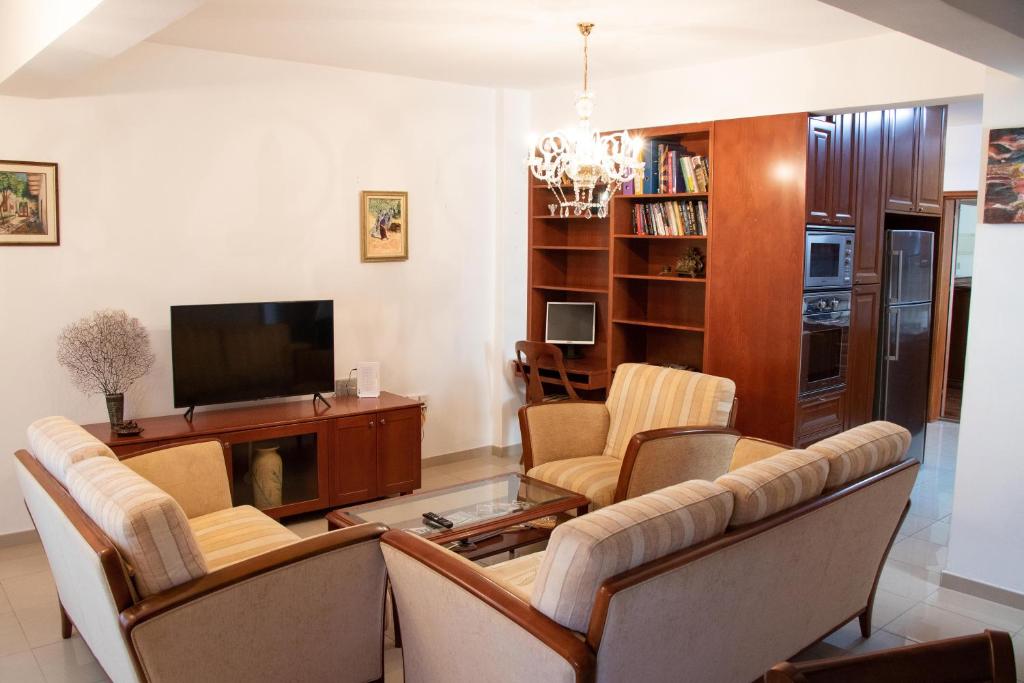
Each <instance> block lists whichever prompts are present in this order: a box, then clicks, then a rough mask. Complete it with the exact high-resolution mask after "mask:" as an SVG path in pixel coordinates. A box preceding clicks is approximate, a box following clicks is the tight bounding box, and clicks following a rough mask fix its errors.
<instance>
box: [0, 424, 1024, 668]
mask: <svg viewBox="0 0 1024 683" xmlns="http://www.w3.org/2000/svg"><path fill="white" fill-rule="evenodd" d="M956 439H957V425H955V424H952V423H937V424H934V425H931V426H930V427H929V432H928V448H927V454H926V457H925V465H924V467H923V468H922V469H921V473H920V476H919V477H918V480H917V484H916V485H915V487H914V492H913V495H912V501H913V504H912V506H911V510H912V512H911V513H910V514H909V515H908V516H907V519H906V522H905V523H904V525H903V527H902V529H900V533H899V536H898V538H897V542H896V544H895V545H894V546H893V549H892V554H891V555H890V558H889V560H888V562H887V563H886V567H885V569H884V570H883V572H882V577H881V579H880V581H879V590H878V595H877V596H876V598H875V612H874V618H873V623H872V628H873V629H874V633H873V634H872V636H871V637H870V638H868V639H864V638H861V636H860V629H859V626H858V625H857V622H856V620H854V621H853V622H850V623H849V624H847V625H845V626H844V627H843V628H841V629H839V630H838V631H836V632H835V633H833V634H832V635H830V636H828V637H827V638H825V639H824V640H822V641H820V642H819V643H816V644H815V645H812V646H811V647H810V648H808V649H807V650H805V651H804V652H803V653H801V655H800V656H801V658H815V657H827V656H836V655H841V654H843V653H846V652H867V651H871V650H878V649H883V648H888V647H897V646H900V645H904V644H907V643H912V642H920V641H926V640H935V639H937V638H948V637H951V636H958V635H965V634H969V633H978V632H980V631H982V630H984V629H986V628H991V629H998V630H1003V631H1009V632H1010V633H1011V634H1014V640H1013V642H1014V647H1015V650H1016V653H1017V677H1018V679H1019V680H1021V681H1024V611H1022V610H1017V609H1012V608H1010V607H1006V606H1004V605H999V604H996V603H993V602H989V601H987V600H980V599H978V598H974V597H971V596H969V595H965V594H963V593H957V592H955V591H950V590H947V589H944V588H939V585H938V584H939V572H940V571H941V570H942V568H943V567H944V566H945V562H946V544H947V543H948V540H949V516H950V512H951V511H952V502H953V477H954V474H955V471H956ZM516 469H518V466H517V465H516V464H515V463H514V462H512V461H511V460H509V459H507V458H497V457H481V458H475V459H473V460H466V461H461V462H454V463H448V464H443V465H435V466H428V467H426V468H424V470H423V487H424V488H428V489H430V488H437V487H439V486H446V485H449V484H454V483H458V482H464V481H471V480H473V479H479V478H481V477H485V476H490V475H492V474H497V473H500V472H507V471H511V470H516ZM289 526H290V527H291V528H292V529H293V530H294V531H295V532H296V533H298V534H300V535H303V536H308V535H311V534H314V533H319V532H322V531H325V530H326V523H325V522H324V521H323V519H322V518H320V517H319V516H318V517H315V518H311V519H307V520H302V521H296V522H294V523H292V524H290V525H289ZM392 642H393V641H392V639H391V638H390V634H389V637H388V639H387V644H386V646H387V648H388V649H387V650H386V651H385V658H384V660H385V677H386V679H387V680H388V681H401V680H402V657H401V651H400V650H396V649H395V648H394V646H393V644H392ZM105 680H107V678H106V676H105V675H104V674H103V672H102V670H100V668H99V665H98V664H97V663H96V660H95V659H93V657H92V655H91V654H90V653H89V650H88V648H87V647H86V646H85V643H84V642H83V641H82V640H81V638H80V637H79V636H78V635H77V634H76V635H75V636H74V637H73V638H72V639H71V640H67V641H62V640H61V638H60V620H59V618H58V614H57V607H56V592H55V590H54V588H53V582H52V580H51V579H50V573H49V569H48V568H47V564H46V558H45V556H44V555H43V551H42V548H41V546H40V545H39V544H38V543H31V544H26V545H20V546H14V547H9V548H0V683H7V682H8V681H9V682H11V683H14V682H15V681H17V682H19V683H21V682H25V683H36V682H37V681H45V682H57V681H60V682H67V683H93V682H95V681H105Z"/></svg>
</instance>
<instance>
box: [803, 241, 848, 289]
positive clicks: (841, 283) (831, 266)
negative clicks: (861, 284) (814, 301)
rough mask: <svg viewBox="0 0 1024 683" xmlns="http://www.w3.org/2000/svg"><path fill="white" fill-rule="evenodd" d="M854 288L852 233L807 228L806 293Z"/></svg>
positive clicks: (805, 245) (805, 248) (805, 244)
mask: <svg viewBox="0 0 1024 683" xmlns="http://www.w3.org/2000/svg"><path fill="white" fill-rule="evenodd" d="M852 286H853V233H852V232H841V231H838V230H830V229H828V228H818V227H816V226H813V225H812V226H808V228H807V237H806V239H805V241H804V290H811V289H842V288H845V287H852Z"/></svg>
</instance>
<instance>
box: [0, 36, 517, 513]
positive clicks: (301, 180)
mask: <svg viewBox="0 0 1024 683" xmlns="http://www.w3.org/2000/svg"><path fill="white" fill-rule="evenodd" d="M78 91H79V92H78V95H77V96H74V97H65V98H59V99H53V100H30V99H20V98H0V129H2V130H4V131H5V132H4V149H3V156H4V158H7V159H25V160H41V161H56V162H58V163H59V164H60V202H61V206H60V213H61V216H60V218H61V245H60V246H59V247H55V248H54V247H46V248H44V247H19V248H3V247H0V385H2V386H3V387H4V388H3V392H2V394H0V453H3V454H5V455H4V457H2V458H0V533H4V532H10V531H16V530H22V529H27V528H29V520H28V517H27V516H26V514H25V511H24V507H23V505H22V504H21V496H20V494H19V493H18V489H17V486H16V484H15V482H14V480H13V468H12V466H11V459H10V457H9V455H8V454H10V453H12V452H13V451H14V450H16V449H17V448H21V447H23V446H24V445H25V438H24V430H25V427H26V426H27V425H28V424H29V422H31V421H32V420H34V419H36V418H38V417H41V416H44V415H50V414H64V415H67V416H68V417H70V418H72V419H74V420H78V421H82V422H96V421H102V420H105V408H104V404H103V399H102V397H99V396H93V397H84V396H82V395H81V394H79V393H78V392H77V391H76V390H75V389H74V388H73V387H72V386H71V384H70V383H69V381H68V380H67V376H66V373H65V372H64V370H63V369H62V368H60V367H59V366H58V365H57V363H56V361H55V358H54V351H55V339H56V336H57V334H58V332H59V330H60V328H61V327H62V326H63V325H65V324H67V323H69V322H72V321H74V320H76V319H77V318H79V317H80V316H82V315H85V314H87V313H89V312H91V311H93V310H95V309H98V308H103V307H115V308H124V309H126V310H127V311H129V312H130V313H132V314H133V315H135V316H137V317H139V319H140V320H141V321H142V322H143V324H144V325H146V327H147V328H148V329H149V330H150V333H151V335H152V338H153V342H154V350H155V352H156V356H157V363H156V366H155V368H154V369H153V371H152V373H151V374H150V375H149V376H148V377H147V378H145V379H144V380H143V381H142V382H141V383H140V384H139V385H138V386H137V387H136V388H135V389H133V390H132V391H131V392H130V393H129V395H128V414H129V416H146V415H157V414H165V413H168V412H171V411H172V396H171V386H170V360H169V332H168V325H169V321H168V307H169V306H170V305H172V304H185V303H214V302H234V301H261V300H277V299H308V298H331V299H334V300H335V316H336V330H335V348H336V367H337V370H338V374H339V376H341V375H344V374H347V373H346V371H347V369H348V368H350V367H352V365H353V364H354V363H355V362H356V361H358V360H363V359H378V360H380V361H382V363H383V379H384V388H385V389H387V390H390V391H395V392H399V393H403V392H409V393H412V392H416V393H425V394H428V396H429V399H428V400H429V411H428V412H429V417H428V423H427V428H426V440H425V443H424V455H425V456H428V457H429V456H432V455H436V454H439V453H446V452H451V451H459V450H464V449H469V448H475V447H479V446H489V445H491V444H492V443H494V442H493V440H492V438H493V433H494V411H493V410H492V408H491V406H490V405H489V401H488V400H486V398H484V397H487V396H489V395H491V393H490V392H491V391H492V387H491V382H492V377H493V376H494V367H493V364H494V357H493V348H492V347H493V339H494V310H495V301H496V296H497V295H496V292H495V287H494V283H495V281H496V277H495V266H494V254H495V232H496V230H495V223H496V216H497V200H496V194H497V190H496V188H497V182H496V167H497V165H496V158H495V154H496V152H495V150H496V145H495V140H496V139H497V136H498V133H497V129H496V120H497V118H496V117H497V111H496V98H497V93H496V92H495V91H494V90H492V89H487V88H478V87H469V86H460V85H453V84H448V83H439V82H430V81H424V80H416V79H410V78H403V77H394V76H385V75H378V74H369V73H363V72H354V71H345V70H340V69H334V68H327V67H316V66H309V65H302V64H295V63H288V62H279V61H272V60H263V59H256V58H249V57H241V56H235V55H227V54H218V53H211V52H204V51H198V50H189V49H183V48H173V47H167V46H161V45H154V44H147V43H143V44H141V45H140V46H139V47H137V48H135V49H133V50H131V51H129V52H128V53H126V54H124V55H122V56H121V57H119V58H118V59H117V60H116V61H115V62H114V63H113V64H112V65H111V66H110V67H108V68H107V69H105V70H104V71H103V72H102V76H97V77H96V78H94V79H93V80H91V81H87V82H84V83H82V84H81V85H80V87H79V88H78ZM516 115H517V116H522V113H521V112H519V113H517V114H516ZM520 175H522V174H520ZM363 189H379V190H392V189H393V190H407V191H408V192H409V215H410V253H411V257H410V259H409V261H407V262H401V263H376V264H362V263H360V261H359V235H358V216H359V208H358V203H359V191H360V190H363ZM524 192H525V190H524ZM513 199H514V198H513ZM515 201H518V200H515ZM521 203H522V204H525V202H521ZM515 210H516V209H513V210H512V213H514V211H515ZM518 210H520V211H521V210H522V209H518ZM510 225H511V224H510ZM520 228H521V225H520ZM516 258H518V257H516ZM517 294H518V293H517ZM482 398H483V400H482Z"/></svg>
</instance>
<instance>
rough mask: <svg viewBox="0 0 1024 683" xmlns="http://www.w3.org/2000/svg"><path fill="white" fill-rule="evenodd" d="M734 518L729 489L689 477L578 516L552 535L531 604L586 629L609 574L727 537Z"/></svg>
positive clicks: (573, 626) (564, 622) (575, 627)
mask: <svg viewBox="0 0 1024 683" xmlns="http://www.w3.org/2000/svg"><path fill="white" fill-rule="evenodd" d="M731 515H732V494H731V493H730V492H729V490H728V489H726V488H724V487H722V486H719V485H718V484H714V483H712V482H709V481H688V482H685V483H682V484H676V485H675V486H669V487H668V488H664V489H661V490H660V491H655V492H653V493H648V494H646V495H643V496H640V497H639V498H631V499H629V500H624V501H622V502H620V503H615V504H614V505H610V506H608V507H606V508H604V509H603V510H598V511H597V512H591V513H590V514H587V515H583V516H582V517H577V518H576V519H574V520H572V521H569V522H566V523H565V524H562V525H561V526H559V527H556V528H555V530H554V531H553V532H552V533H551V540H550V541H548V548H547V550H546V551H545V553H544V558H543V560H542V561H541V565H540V569H539V570H538V572H537V578H536V580H535V582H534V584H533V590H532V591H531V597H530V601H531V604H532V605H533V606H534V607H535V608H537V609H538V610H540V611H541V612H543V613H544V614H545V615H547V616H548V617H550V618H551V619H553V620H554V621H556V622H558V623H559V624H561V625H562V626H565V627H566V628H570V629H573V630H574V631H579V632H586V630H587V626H588V623H589V621H590V612H591V610H592V609H593V606H594V599H595V597H596V595H597V590H598V588H599V587H600V586H601V584H602V583H604V581H605V580H606V579H608V578H610V577H612V576H615V575H616V574H619V573H621V572H624V571H626V570H627V569H632V568H634V567H637V566H639V565H641V564H644V563H646V562H650V561H651V560H654V559H657V558H659V557H663V556H665V555H668V554H669V553H672V552H675V551H677V550H681V549H683V548H686V547H689V546H692V545H695V544H697V543H700V542H701V541H704V540H706V539H708V538H711V537H713V536H717V535H719V534H721V533H722V532H723V531H725V527H726V524H728V522H729V518H730V516H731Z"/></svg>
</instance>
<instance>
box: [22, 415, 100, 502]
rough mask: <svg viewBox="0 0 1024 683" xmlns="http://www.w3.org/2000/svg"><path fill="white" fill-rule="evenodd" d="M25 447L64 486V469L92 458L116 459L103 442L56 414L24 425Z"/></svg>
mask: <svg viewBox="0 0 1024 683" xmlns="http://www.w3.org/2000/svg"><path fill="white" fill-rule="evenodd" d="M28 448H29V450H30V451H31V452H32V455H34V456H35V458H36V460H38V461H39V462H40V464H42V466H43V467H45V468H46V470H47V471H48V472H49V473H50V474H52V475H53V476H54V478H55V479H56V480H57V481H59V482H60V483H61V484H64V486H67V484H68V482H67V471H68V468H69V467H71V466H72V465H74V464H75V463H76V462H79V461H81V460H85V459H86V458H94V457H96V456H105V457H108V458H114V459H115V460H116V459H117V457H116V456H115V455H114V451H112V450H110V448H108V447H107V445H106V444H105V443H103V442H102V441H100V440H99V439H97V438H96V437H95V436H93V435H92V434H90V433H89V432H87V431H85V430H84V429H82V428H81V427H80V426H78V425H77V424H75V423H74V422H72V421H71V420H69V419H67V418H66V417H61V416H59V415H55V416H53V417H44V418H42V419H39V420H36V421H35V422H33V423H32V424H30V425H29V426H28Z"/></svg>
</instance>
